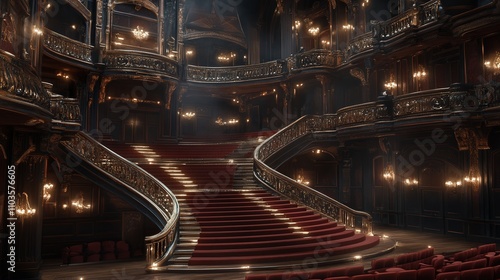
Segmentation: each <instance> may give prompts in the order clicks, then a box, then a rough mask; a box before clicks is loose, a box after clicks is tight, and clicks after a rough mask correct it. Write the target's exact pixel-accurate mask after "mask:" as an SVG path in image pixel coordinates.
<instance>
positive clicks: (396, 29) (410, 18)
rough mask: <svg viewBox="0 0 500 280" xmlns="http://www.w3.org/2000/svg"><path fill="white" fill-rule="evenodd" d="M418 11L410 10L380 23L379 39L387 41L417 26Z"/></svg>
mask: <svg viewBox="0 0 500 280" xmlns="http://www.w3.org/2000/svg"><path fill="white" fill-rule="evenodd" d="M418 15H419V12H418V10H417V9H416V8H415V9H411V10H408V11H407V12H405V13H403V14H400V15H397V16H395V17H393V18H391V19H390V20H388V21H385V22H383V23H382V26H381V37H382V39H388V38H390V37H393V36H396V35H398V34H401V33H402V32H404V31H406V30H408V29H410V28H411V27H412V26H417V25H418Z"/></svg>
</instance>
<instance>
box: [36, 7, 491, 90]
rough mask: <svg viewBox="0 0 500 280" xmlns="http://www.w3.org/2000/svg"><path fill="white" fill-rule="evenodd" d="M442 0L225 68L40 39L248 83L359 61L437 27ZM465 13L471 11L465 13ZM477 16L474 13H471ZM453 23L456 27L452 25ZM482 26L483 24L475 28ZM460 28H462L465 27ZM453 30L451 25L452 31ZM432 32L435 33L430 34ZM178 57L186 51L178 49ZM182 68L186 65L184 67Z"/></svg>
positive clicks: (159, 70)
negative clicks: (297, 49) (337, 41)
mask: <svg viewBox="0 0 500 280" xmlns="http://www.w3.org/2000/svg"><path fill="white" fill-rule="evenodd" d="M440 3H441V2H440V1H439V0H432V1H428V2H427V3H425V4H422V5H420V6H417V7H413V8H411V9H409V10H407V11H405V12H404V13H401V14H399V15H397V16H394V17H392V18H391V19H389V20H386V21H372V22H371V25H372V31H370V32H367V33H364V34H361V35H359V36H356V37H353V38H350V39H349V41H348V44H346V47H345V48H343V49H338V50H333V49H313V50H310V51H307V52H301V53H296V54H291V55H290V56H289V57H288V58H286V59H281V60H275V61H269V62H264V63H259V64H252V65H244V66H241V65H239V66H227V67H206V66H195V65H187V64H184V63H183V62H181V61H182V60H183V59H182V57H181V58H179V57H176V56H173V57H172V56H168V55H162V54H158V53H152V52H147V51H140V50H105V49H99V48H98V47H96V46H92V45H89V44H86V43H82V42H80V41H76V40H73V39H70V38H68V37H66V36H63V35H61V34H58V33H57V32H55V31H52V30H49V29H47V28H45V30H44V32H43V34H42V35H41V36H43V39H42V42H43V47H44V50H45V53H46V54H47V55H50V56H52V57H54V58H56V59H59V60H64V61H66V62H68V63H71V64H75V63H77V64H79V65H82V64H83V65H86V66H90V67H95V68H97V67H98V65H104V67H105V69H106V70H110V72H113V73H116V72H121V71H125V72H130V71H136V72H137V73H145V74H152V75H157V76H160V77H168V78H173V79H177V80H186V81H187V82H193V83H235V82H239V83H245V82H253V81H261V80H262V79H267V80H269V79H276V80H277V81H278V80H280V79H282V77H283V76H284V75H286V74H293V73H298V72H300V71H302V70H308V71H315V70H318V71H324V70H325V69H332V70H333V69H335V68H339V67H346V66H348V65H352V64H355V63H356V62H357V61H363V59H364V58H365V57H366V56H374V55H377V54H378V53H380V54H384V53H387V52H389V51H393V50H394V48H396V49H397V48H398V46H399V47H400V48H403V45H400V44H409V42H411V40H410V39H412V38H413V39H415V36H420V35H419V34H421V36H424V34H428V32H431V31H432V30H434V31H435V32H439V30H440V27H442V25H443V20H441V19H442V18H443V17H446V15H445V14H444V13H443V7H442V5H441V4H440ZM496 5H498V4H496V3H493V2H492V3H491V4H489V5H485V6H482V7H479V8H477V9H476V10H478V12H488V11H489V13H494V12H492V11H494V7H495V6H496ZM466 16H467V15H466ZM468 16H469V17H475V15H474V14H471V15H468ZM453 28H458V26H454V27H453ZM476 28H480V27H476ZM462 29H463V28H461V29H460V30H462ZM452 32H453V30H452ZM431 37H432V36H431ZM178 55H179V56H182V55H181V54H180V53H179V54H178ZM181 69H184V71H183V70H181Z"/></svg>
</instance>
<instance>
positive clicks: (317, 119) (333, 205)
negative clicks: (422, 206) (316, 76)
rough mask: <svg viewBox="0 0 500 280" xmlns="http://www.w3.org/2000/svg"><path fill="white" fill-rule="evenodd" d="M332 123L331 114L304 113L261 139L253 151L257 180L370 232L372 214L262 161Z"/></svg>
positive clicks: (341, 220)
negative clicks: (339, 200)
mask: <svg viewBox="0 0 500 280" xmlns="http://www.w3.org/2000/svg"><path fill="white" fill-rule="evenodd" d="M334 125H335V121H334V120H333V119H332V116H304V117H302V118H300V119H298V120H297V121H295V122H294V123H292V124H290V125H289V126H287V127H286V128H284V129H282V130H281V131H279V132H278V133H276V134H275V135H273V136H271V137H270V138H269V139H267V140H266V141H264V143H262V144H261V145H260V146H259V147H257V149H256V150H255V152H254V173H255V176H256V177H257V179H258V180H260V181H261V182H262V183H264V184H265V185H267V186H268V187H270V188H272V189H273V190H275V191H276V192H278V193H280V194H282V195H284V196H286V197H288V198H290V199H292V200H294V201H297V202H299V203H302V204H304V205H306V206H309V207H311V208H313V209H316V210H317V211H319V212H321V213H323V214H325V215H327V216H329V217H330V218H332V219H334V220H336V221H338V222H339V223H343V224H345V225H346V226H347V227H350V228H355V229H359V230H360V231H361V232H363V233H365V234H372V217H371V216H370V215H369V214H368V213H366V212H362V211H356V210H353V209H351V208H349V207H347V206H346V205H344V204H342V203H340V202H338V201H336V200H334V199H332V198H330V197H328V196H326V195H324V194H322V193H320V192H318V191H316V190H314V189H312V188H309V187H307V186H305V185H302V184H300V183H298V182H297V181H295V180H293V179H291V178H289V177H287V176H285V175H283V174H281V173H279V172H278V171H276V170H274V169H272V168H271V167H270V166H268V165H267V164H266V163H265V162H266V160H267V159H269V157H270V156H272V155H273V154H275V153H277V152H279V151H280V150H282V149H283V148H285V147H286V146H288V145H290V144H291V143H293V142H294V141H296V140H298V139H299V138H301V137H303V136H305V135H307V134H311V133H315V132H319V131H325V130H331V129H332V128H333V127H334Z"/></svg>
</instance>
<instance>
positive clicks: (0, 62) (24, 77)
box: [0, 51, 51, 110]
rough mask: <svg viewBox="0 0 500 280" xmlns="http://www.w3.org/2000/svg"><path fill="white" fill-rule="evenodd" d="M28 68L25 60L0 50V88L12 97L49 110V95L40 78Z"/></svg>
mask: <svg viewBox="0 0 500 280" xmlns="http://www.w3.org/2000/svg"><path fill="white" fill-rule="evenodd" d="M30 69H31V67H30V65H29V64H28V63H27V62H25V61H22V60H20V59H17V58H15V57H14V56H12V55H9V54H7V53H5V52H3V51H0V90H3V91H5V92H7V93H9V94H10V95H11V97H13V98H16V99H19V100H22V101H26V102H29V103H32V104H34V105H37V106H40V107H41V108H43V109H46V110H50V98H51V97H50V95H49V93H48V92H47V91H46V90H45V89H44V88H43V86H42V82H41V81H40V78H39V77H38V76H37V75H36V74H35V73H34V72H32V71H30Z"/></svg>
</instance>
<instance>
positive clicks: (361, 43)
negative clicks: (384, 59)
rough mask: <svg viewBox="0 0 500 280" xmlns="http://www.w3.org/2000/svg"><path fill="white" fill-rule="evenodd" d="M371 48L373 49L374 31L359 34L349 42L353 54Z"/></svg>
mask: <svg viewBox="0 0 500 280" xmlns="http://www.w3.org/2000/svg"><path fill="white" fill-rule="evenodd" d="M371 49H373V34H372V32H367V33H365V34H362V35H360V36H357V37H355V38H353V39H352V40H351V41H350V42H349V50H350V55H351V56H352V55H355V54H357V53H362V52H364V51H367V50H371Z"/></svg>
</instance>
